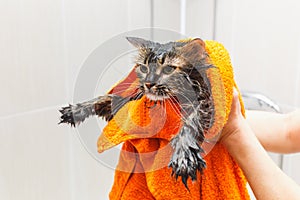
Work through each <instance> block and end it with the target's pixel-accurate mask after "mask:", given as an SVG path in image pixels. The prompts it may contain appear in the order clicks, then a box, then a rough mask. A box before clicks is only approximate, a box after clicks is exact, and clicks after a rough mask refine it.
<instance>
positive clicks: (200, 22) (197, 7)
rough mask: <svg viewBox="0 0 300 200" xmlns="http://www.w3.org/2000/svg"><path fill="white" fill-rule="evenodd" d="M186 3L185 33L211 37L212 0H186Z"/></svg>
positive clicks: (190, 35)
mask: <svg viewBox="0 0 300 200" xmlns="http://www.w3.org/2000/svg"><path fill="white" fill-rule="evenodd" d="M186 3H187V7H186V35H187V36H188V37H199V38H201V39H204V40H211V39H213V31H214V1H206V0H191V1H190V0H188V1H186Z"/></svg>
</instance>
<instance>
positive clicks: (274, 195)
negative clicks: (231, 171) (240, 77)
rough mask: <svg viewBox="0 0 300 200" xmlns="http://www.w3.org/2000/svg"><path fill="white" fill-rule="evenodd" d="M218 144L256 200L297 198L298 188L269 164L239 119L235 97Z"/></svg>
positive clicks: (246, 127) (263, 151)
mask: <svg viewBox="0 0 300 200" xmlns="http://www.w3.org/2000/svg"><path fill="white" fill-rule="evenodd" d="M220 141H221V142H222V143H223V145H224V146H225V147H226V148H227V149H228V152H229V153H230V155H231V156H232V157H233V158H234V159H235V160H236V162H237V163H238V164H239V166H240V167H241V169H242V170H243V172H244V174H245V176H246V178H247V180H248V182H249V185H250V187H251V188H252V190H253V193H254V195H255V197H256V198H257V199H258V200H260V199H262V200H268V199H289V200H293V199H299V198H300V187H299V186H298V185H297V184H296V183H295V182H294V181H293V180H292V179H291V178H289V177H288V176H287V175H286V174H284V173H283V172H282V171H281V170H280V169H279V168H278V167H277V165H276V164H275V163H274V162H273V161H272V159H271V158H270V157H269V156H268V154H267V153H266V151H265V150H264V148H263V147H262V146H261V144H260V143H259V141H258V140H257V138H256V136H255V135H254V133H253V131H252V129H251V128H250V126H249V125H248V124H247V122H246V120H245V119H244V118H243V116H242V114H241V112H240V106H239V101H238V98H237V96H235V97H234V100H233V104H232V111H231V114H230V116H229V119H228V123H227V124H226V125H225V127H224V129H223V132H222V135H221V140H220Z"/></svg>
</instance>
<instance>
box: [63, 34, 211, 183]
mask: <svg viewBox="0 0 300 200" xmlns="http://www.w3.org/2000/svg"><path fill="white" fill-rule="evenodd" d="M127 39H128V40H129V42H130V43H131V44H133V45H134V46H135V47H136V48H138V50H139V55H138V56H137V58H136V66H135V68H136V74H137V77H138V79H139V84H137V85H134V86H131V87H134V88H133V89H136V90H137V92H136V94H135V95H134V96H130V97H125V98H123V97H121V96H118V95H117V94H114V95H112V94H109V95H105V96H100V97H98V98H95V99H92V100H90V101H86V102H83V103H79V104H76V105H69V106H66V107H63V108H62V109H61V110H60V112H61V114H62V115H61V122H60V123H69V124H71V125H72V126H75V125H77V124H79V123H81V122H83V121H84V120H85V119H86V118H87V117H89V116H91V115H98V116H99V117H102V118H104V119H105V120H106V121H109V120H111V119H112V118H113V116H114V115H115V114H116V113H117V112H118V110H119V109H120V108H121V107H122V106H124V105H125V104H126V103H127V102H129V101H133V100H136V99H139V98H141V97H142V96H143V95H146V96H147V97H148V98H149V99H151V100H153V101H154V102H155V103H157V102H161V103H163V102H164V101H165V100H166V99H168V100H169V101H172V102H174V104H175V103H176V104H179V105H180V110H175V112H176V113H177V114H178V115H180V117H181V118H182V122H183V125H182V127H181V129H180V131H179V133H178V134H177V135H176V136H175V137H174V138H173V139H172V140H171V145H172V147H173V150H174V152H173V155H172V157H171V159H170V163H169V167H171V168H172V175H173V176H174V177H175V178H176V179H177V178H178V177H181V180H182V182H183V183H184V185H185V186H186V187H187V188H188V186H187V180H188V178H189V177H190V178H191V179H192V180H196V179H197V171H199V172H203V169H204V168H205V167H206V164H205V161H204V160H203V158H202V156H201V153H203V152H204V151H203V149H202V148H201V144H202V143H203V141H204V138H205V132H206V131H207V130H208V129H209V128H210V127H211V126H212V123H213V121H214V105H213V99H212V94H211V89H210V88H211V87H210V83H209V81H208V78H207V76H206V70H207V69H208V68H211V67H214V66H212V65H210V64H209V63H208V62H207V60H208V56H207V53H206V52H205V48H204V43H203V41H202V40H200V39H195V40H191V41H189V42H169V43H166V44H160V43H155V42H152V41H148V40H144V39H141V38H127ZM145 67H146V68H147V70H148V71H147V72H146V68H145ZM170 67H172V69H171V68H170ZM165 68H166V69H165ZM168 70H171V71H172V73H170V74H167V73H166V72H165V71H167V72H168ZM145 72H146V73H145ZM174 109H176V107H175V106H174Z"/></svg>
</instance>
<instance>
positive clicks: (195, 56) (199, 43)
mask: <svg viewBox="0 0 300 200" xmlns="http://www.w3.org/2000/svg"><path fill="white" fill-rule="evenodd" d="M180 54H181V55H182V56H183V57H184V58H185V59H187V60H189V61H194V62H195V61H199V60H202V59H203V58H206V51H205V43H204V42H203V40H201V39H200V38H196V39H193V40H191V41H189V42H188V43H186V45H184V46H183V47H181V49H180Z"/></svg>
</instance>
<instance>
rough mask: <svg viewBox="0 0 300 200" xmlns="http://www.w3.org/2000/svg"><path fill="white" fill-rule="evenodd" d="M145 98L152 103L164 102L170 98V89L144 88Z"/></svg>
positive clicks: (162, 87)
mask: <svg viewBox="0 0 300 200" xmlns="http://www.w3.org/2000/svg"><path fill="white" fill-rule="evenodd" d="M143 90H144V94H145V96H146V97H147V98H148V99H150V100H152V101H163V100H165V99H168V98H170V96H169V95H168V88H166V87H164V86H153V87H151V88H148V87H144V88H143Z"/></svg>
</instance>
